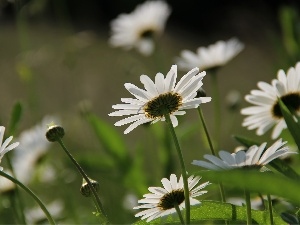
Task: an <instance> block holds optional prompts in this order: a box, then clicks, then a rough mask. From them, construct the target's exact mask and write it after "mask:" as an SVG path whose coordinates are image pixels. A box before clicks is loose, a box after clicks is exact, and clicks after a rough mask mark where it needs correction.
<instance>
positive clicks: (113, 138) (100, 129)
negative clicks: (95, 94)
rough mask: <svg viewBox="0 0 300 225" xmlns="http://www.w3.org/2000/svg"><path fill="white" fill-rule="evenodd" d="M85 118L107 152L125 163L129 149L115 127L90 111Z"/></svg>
mask: <svg viewBox="0 0 300 225" xmlns="http://www.w3.org/2000/svg"><path fill="white" fill-rule="evenodd" d="M85 118H86V119H87V121H88V123H89V124H90V126H91V127H92V129H93V131H94V132H95V134H96V136H97V138H98V139H99V141H100V143H101V144H102V145H103V147H104V150H105V151H106V152H107V154H109V155H110V156H111V157H113V158H114V159H115V160H118V161H121V162H123V163H125V161H126V160H127V157H128V154H127V152H128V151H127V149H126V147H125V143H124V141H123V139H122V137H121V136H120V135H119V134H118V133H117V132H116V130H115V129H114V127H113V126H112V125H110V124H108V123H106V122H105V121H104V120H102V119H100V118H99V117H97V116H96V115H94V114H92V113H88V114H87V115H86V116H85Z"/></svg>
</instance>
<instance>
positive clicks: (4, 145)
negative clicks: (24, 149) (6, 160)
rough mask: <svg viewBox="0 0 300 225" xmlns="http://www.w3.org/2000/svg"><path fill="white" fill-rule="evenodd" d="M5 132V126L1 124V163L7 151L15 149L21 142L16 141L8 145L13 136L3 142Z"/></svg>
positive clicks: (0, 168)
mask: <svg viewBox="0 0 300 225" xmlns="http://www.w3.org/2000/svg"><path fill="white" fill-rule="evenodd" d="M4 132H5V127H3V126H0V163H1V159H2V158H3V156H4V155H5V154H6V153H7V152H9V151H10V150H13V149H14V148H16V147H17V146H18V145H19V142H15V143H12V144H10V145H8V144H9V143H10V142H11V140H12V139H13V136H10V137H9V138H7V139H6V140H5V141H4V142H3V143H2V141H3V137H4ZM0 170H3V167H1V166H0Z"/></svg>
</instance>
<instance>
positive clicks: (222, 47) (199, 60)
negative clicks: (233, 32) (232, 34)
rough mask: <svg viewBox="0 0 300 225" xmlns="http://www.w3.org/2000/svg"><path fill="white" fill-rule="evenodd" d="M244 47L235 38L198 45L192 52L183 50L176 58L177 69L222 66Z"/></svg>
mask: <svg viewBox="0 0 300 225" xmlns="http://www.w3.org/2000/svg"><path fill="white" fill-rule="evenodd" d="M243 48H244V44H242V43H241V42H240V41H239V40H237V39H236V38H231V39H230V40H228V41H218V42H216V43H215V44H212V45H209V46H208V47H207V48H206V47H199V48H198V49H197V52H196V53H194V52H192V51H190V50H183V51H182V52H181V56H180V57H178V58H177V64H178V67H179V69H182V70H190V69H192V68H194V67H198V68H199V69H200V71H202V70H207V69H212V68H215V67H219V66H223V65H225V64H226V63H227V62H228V61H230V60H231V59H232V58H233V57H235V56H236V55H237V54H238V53H240V52H241V51H242V50H243Z"/></svg>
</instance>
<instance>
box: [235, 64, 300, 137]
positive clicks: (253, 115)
mask: <svg viewBox="0 0 300 225" xmlns="http://www.w3.org/2000/svg"><path fill="white" fill-rule="evenodd" d="M257 86H258V87H259V88H260V89H261V90H252V91H251V92H250V93H251V94H250V95H246V97H245V99H246V101H247V102H249V103H252V104H254V106H251V107H247V108H244V109H242V110H241V113H242V114H243V115H247V117H246V118H245V119H244V121H243V124H242V125H243V126H245V127H248V129H249V130H253V129H257V130H256V134H257V135H263V134H264V133H266V132H267V131H268V130H269V129H271V128H272V127H273V126H275V127H274V129H273V132H272V138H273V139H275V138H277V137H278V136H279V135H280V134H281V132H282V130H283V129H285V128H286V127H287V125H286V123H285V120H284V118H283V115H282V113H281V110H280V106H279V102H278V98H280V99H281V101H282V102H283V103H284V104H285V105H286V106H287V108H289V110H290V111H291V112H292V113H295V114H297V115H298V116H299V115H300V62H298V63H297V64H296V66H295V68H294V67H291V68H290V69H289V70H288V72H287V75H286V74H285V72H284V71H283V70H279V71H278V74H277V79H273V80H272V84H268V83H266V82H262V81H261V82H258V84H257Z"/></svg>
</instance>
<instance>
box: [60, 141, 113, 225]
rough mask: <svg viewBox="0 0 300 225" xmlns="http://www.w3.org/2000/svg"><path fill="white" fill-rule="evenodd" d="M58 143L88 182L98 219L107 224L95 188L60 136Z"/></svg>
mask: <svg viewBox="0 0 300 225" xmlns="http://www.w3.org/2000/svg"><path fill="white" fill-rule="evenodd" d="M57 141H58V143H59V144H60V146H61V147H62V148H63V150H64V151H65V153H66V154H67V155H68V156H69V158H70V159H71V161H72V162H73V163H74V165H75V166H76V168H77V169H78V171H79V173H80V174H81V175H82V177H83V178H84V180H85V181H86V182H87V183H88V185H89V187H90V189H91V190H92V193H93V197H94V198H95V200H96V203H97V204H96V206H97V210H98V212H99V217H100V219H101V220H102V221H103V224H108V223H109V222H108V219H107V217H106V215H105V213H104V208H103V206H102V204H101V201H100V198H99V196H98V194H97V192H96V190H95V188H94V187H93V185H92V183H91V181H90V179H89V178H88V176H87V175H86V173H85V172H84V170H83V169H82V168H81V166H80V165H79V164H78V163H77V161H76V160H75V158H74V157H73V156H72V155H71V153H70V152H69V151H68V149H67V148H66V147H65V145H64V143H63V142H62V140H61V139H60V138H57Z"/></svg>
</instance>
